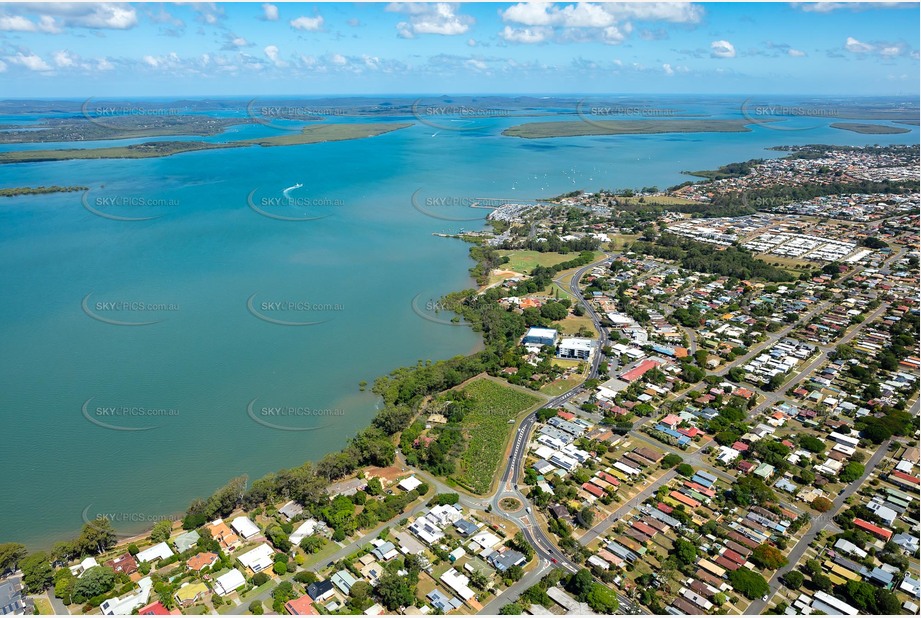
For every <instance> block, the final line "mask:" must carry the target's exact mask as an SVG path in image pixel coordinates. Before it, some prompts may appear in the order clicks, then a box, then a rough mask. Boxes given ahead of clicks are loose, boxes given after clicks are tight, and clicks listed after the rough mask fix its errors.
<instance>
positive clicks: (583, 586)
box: [566, 569, 595, 601]
mask: <svg viewBox="0 0 921 618" xmlns="http://www.w3.org/2000/svg"><path fill="white" fill-rule="evenodd" d="M594 583H595V579H594V578H593V577H592V572H591V571H589V570H588V569H579V570H578V571H577V572H576V573H575V575H573V576H572V577H570V578H569V583H568V584H567V585H566V589H567V590H569V592H571V593H573V594H574V595H575V596H576V598H577V599H579V600H580V601H585V599H586V598H587V597H588V593H589V592H591V590H592V585H594Z"/></svg>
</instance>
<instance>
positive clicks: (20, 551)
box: [0, 543, 27, 573]
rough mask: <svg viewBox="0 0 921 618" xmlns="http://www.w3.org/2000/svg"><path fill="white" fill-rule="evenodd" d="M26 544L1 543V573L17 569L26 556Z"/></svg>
mask: <svg viewBox="0 0 921 618" xmlns="http://www.w3.org/2000/svg"><path fill="white" fill-rule="evenodd" d="M26 553H27V552H26V546H25V545H21V544H19V543H0V573H3V572H4V571H7V570H10V571H12V570H15V569H16V565H17V564H19V561H20V560H21V559H23V558H25V556H26Z"/></svg>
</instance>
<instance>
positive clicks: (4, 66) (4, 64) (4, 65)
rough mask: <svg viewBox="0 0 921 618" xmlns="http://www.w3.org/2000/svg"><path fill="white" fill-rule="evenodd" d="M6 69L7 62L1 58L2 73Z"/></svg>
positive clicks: (0, 71) (0, 69) (0, 70)
mask: <svg viewBox="0 0 921 618" xmlns="http://www.w3.org/2000/svg"><path fill="white" fill-rule="evenodd" d="M4 71H6V63H5V62H4V61H2V60H0V73H3V72H4Z"/></svg>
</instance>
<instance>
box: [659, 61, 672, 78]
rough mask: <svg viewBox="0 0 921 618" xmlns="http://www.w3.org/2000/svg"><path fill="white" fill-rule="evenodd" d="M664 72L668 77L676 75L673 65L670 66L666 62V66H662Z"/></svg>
mask: <svg viewBox="0 0 921 618" xmlns="http://www.w3.org/2000/svg"><path fill="white" fill-rule="evenodd" d="M662 70H663V71H665V74H666V75H674V74H675V69H673V68H672V65H670V64H668V63H667V62H666V63H665V64H663V65H662Z"/></svg>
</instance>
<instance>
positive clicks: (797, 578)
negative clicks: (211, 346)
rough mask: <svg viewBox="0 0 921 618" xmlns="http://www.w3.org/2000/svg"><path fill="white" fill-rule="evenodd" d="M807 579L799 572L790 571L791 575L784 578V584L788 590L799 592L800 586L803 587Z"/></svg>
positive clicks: (788, 574)
mask: <svg viewBox="0 0 921 618" xmlns="http://www.w3.org/2000/svg"><path fill="white" fill-rule="evenodd" d="M805 579H806V578H805V577H803V574H802V573H800V572H799V571H790V572H789V573H787V574H785V575H784V576H783V583H784V585H785V586H786V587H787V588H790V589H791V590H798V589H799V587H800V586H802V585H803V581H805Z"/></svg>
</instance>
